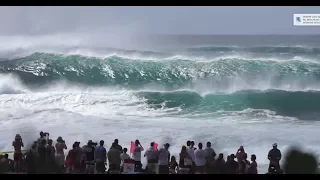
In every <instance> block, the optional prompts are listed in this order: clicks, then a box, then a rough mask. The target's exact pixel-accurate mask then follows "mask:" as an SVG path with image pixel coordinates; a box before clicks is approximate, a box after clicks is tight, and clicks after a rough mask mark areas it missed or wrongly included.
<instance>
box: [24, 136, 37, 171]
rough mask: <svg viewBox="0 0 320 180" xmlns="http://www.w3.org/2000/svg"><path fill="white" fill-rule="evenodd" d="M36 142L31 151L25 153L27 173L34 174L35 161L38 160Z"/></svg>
mask: <svg viewBox="0 0 320 180" xmlns="http://www.w3.org/2000/svg"><path fill="white" fill-rule="evenodd" d="M36 149H37V142H35V143H33V145H32V147H31V149H30V150H29V151H28V152H27V155H26V163H27V173H28V174H35V173H36V161H37V159H38V157H37V156H38V155H37V151H36Z"/></svg>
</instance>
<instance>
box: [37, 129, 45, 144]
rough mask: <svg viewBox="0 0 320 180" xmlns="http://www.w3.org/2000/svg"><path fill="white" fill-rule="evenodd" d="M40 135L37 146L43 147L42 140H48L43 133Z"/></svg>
mask: <svg viewBox="0 0 320 180" xmlns="http://www.w3.org/2000/svg"><path fill="white" fill-rule="evenodd" d="M39 134H40V137H39V138H38V140H37V146H40V145H41V142H42V140H46V138H45V134H44V133H43V132H42V131H41V132H40V133H39Z"/></svg>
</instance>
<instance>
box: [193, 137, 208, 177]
mask: <svg viewBox="0 0 320 180" xmlns="http://www.w3.org/2000/svg"><path fill="white" fill-rule="evenodd" d="M198 148H199V149H198V150H196V151H195V152H194V157H195V164H196V173H197V174H204V173H205V166H206V157H205V151H204V150H203V149H202V143H199V144H198Z"/></svg>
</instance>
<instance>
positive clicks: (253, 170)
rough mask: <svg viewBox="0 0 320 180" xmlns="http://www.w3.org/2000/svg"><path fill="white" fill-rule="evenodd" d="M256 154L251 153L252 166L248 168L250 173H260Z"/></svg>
mask: <svg viewBox="0 0 320 180" xmlns="http://www.w3.org/2000/svg"><path fill="white" fill-rule="evenodd" d="M256 159H257V157H256V155H255V154H252V155H251V164H250V167H249V169H248V174H258V164H257V162H256Z"/></svg>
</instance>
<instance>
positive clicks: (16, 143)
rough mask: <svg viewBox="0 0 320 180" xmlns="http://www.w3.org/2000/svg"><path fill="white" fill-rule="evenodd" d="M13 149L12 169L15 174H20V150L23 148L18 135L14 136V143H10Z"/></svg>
mask: <svg viewBox="0 0 320 180" xmlns="http://www.w3.org/2000/svg"><path fill="white" fill-rule="evenodd" d="M12 146H13V148H14V154H13V160H14V169H15V171H16V172H20V165H21V161H22V151H21V148H22V147H23V146H24V145H23V142H22V138H21V136H20V134H16V136H15V138H14V141H13V142H12Z"/></svg>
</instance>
